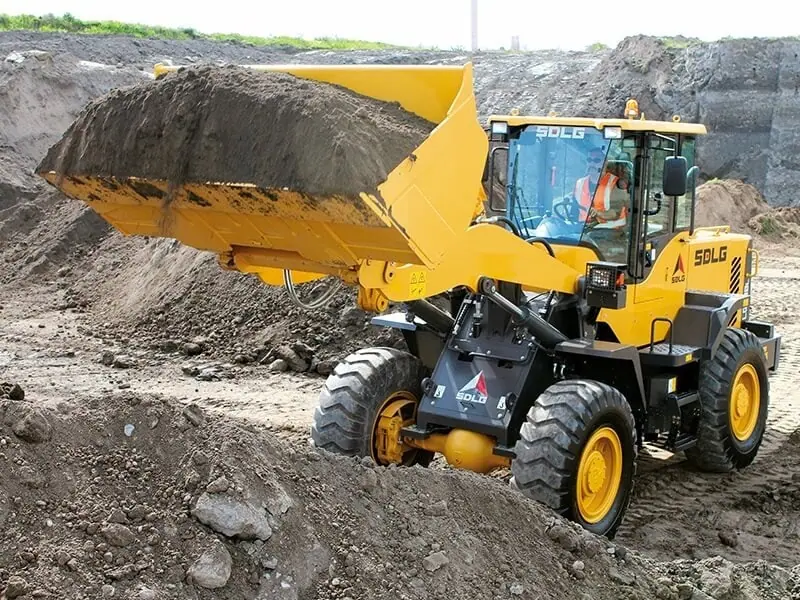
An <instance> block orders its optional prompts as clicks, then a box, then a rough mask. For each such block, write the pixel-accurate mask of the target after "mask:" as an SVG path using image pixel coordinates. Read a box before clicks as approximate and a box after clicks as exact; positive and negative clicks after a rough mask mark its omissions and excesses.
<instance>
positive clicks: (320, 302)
mask: <svg viewBox="0 0 800 600" xmlns="http://www.w3.org/2000/svg"><path fill="white" fill-rule="evenodd" d="M283 284H284V285H285V286H286V293H287V294H288V295H289V298H290V299H291V301H292V302H293V303H294V304H296V305H297V306H299V307H300V308H303V309H305V310H313V309H316V308H320V307H322V306H325V305H326V304H328V302H330V301H331V300H332V299H333V296H334V295H335V294H336V292H338V291H339V288H340V287H342V280H341V279H337V281H336V283H334V284H332V285H331V287H329V288H328V289H327V290H326V291H324V292H323V293H322V294H320V296H319V297H318V298H316V299H315V300H311V301H310V302H303V301H302V300H300V298H299V297H298V296H297V291H296V290H295V287H294V282H293V281H292V272H291V271H289V270H288V269H284V270H283Z"/></svg>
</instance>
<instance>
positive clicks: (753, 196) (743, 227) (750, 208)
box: [695, 179, 770, 233]
mask: <svg viewBox="0 0 800 600" xmlns="http://www.w3.org/2000/svg"><path fill="white" fill-rule="evenodd" d="M769 209H770V207H769V205H768V204H767V202H766V201H765V200H764V197H763V196H762V195H761V193H760V192H759V191H758V190H757V189H756V188H755V187H754V186H752V185H750V184H748V183H744V182H741V181H737V180H732V179H717V180H712V181H709V182H707V183H704V184H703V185H701V186H699V187H698V188H697V207H696V209H695V224H696V225H697V226H698V227H712V226H716V225H730V227H731V231H733V232H736V233H751V231H750V226H749V225H748V224H749V222H750V220H751V219H752V218H753V217H755V216H756V215H760V214H762V213H765V212H767V211H769Z"/></svg>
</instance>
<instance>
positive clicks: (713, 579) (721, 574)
mask: <svg viewBox="0 0 800 600" xmlns="http://www.w3.org/2000/svg"><path fill="white" fill-rule="evenodd" d="M698 569H699V570H700V569H701V570H700V586H699V587H700V589H701V590H703V591H704V592H705V593H707V594H708V595H709V596H712V597H714V598H723V597H725V595H726V594H728V593H729V592H730V590H731V586H732V585H733V582H732V580H731V577H732V576H733V565H731V563H729V562H728V561H726V560H725V559H723V558H719V557H717V558H714V559H710V560H706V561H703V562H702V563H700V565H698Z"/></svg>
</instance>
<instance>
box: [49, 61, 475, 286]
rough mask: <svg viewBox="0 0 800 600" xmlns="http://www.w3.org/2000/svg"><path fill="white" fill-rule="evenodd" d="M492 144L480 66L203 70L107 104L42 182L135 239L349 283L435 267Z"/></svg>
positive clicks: (86, 114) (65, 141) (115, 95)
mask: <svg viewBox="0 0 800 600" xmlns="http://www.w3.org/2000/svg"><path fill="white" fill-rule="evenodd" d="M161 71H162V72H163V71H164V69H161ZM486 144H487V142H486V140H485V136H484V134H483V131H482V129H481V128H480V125H479V123H478V121H477V112H476V109H475V100H474V95H473V91H472V71H471V65H465V66H463V67H450V66H433V67H396V66H366V67H363V66H332V67H330V66H329V67H316V66H314V67H311V66H290V67H281V66H270V67H234V66H230V67H210V66H204V67H197V68H186V69H177V70H171V71H169V72H167V73H166V74H165V75H163V76H161V77H157V78H155V79H154V80H153V81H150V82H146V83H143V84H140V85H136V86H132V87H127V88H121V89H117V90H114V91H113V92H111V93H110V94H108V95H106V96H104V97H102V98H100V99H98V100H96V101H94V102H92V103H91V104H89V105H88V106H87V107H86V108H85V109H84V111H83V112H82V113H81V114H80V115H79V116H78V118H77V119H76V120H75V121H74V123H73V124H72V125H71V126H70V128H69V129H68V130H67V131H66V133H65V134H64V136H63V137H62V139H61V140H60V141H59V142H57V143H56V144H55V145H54V146H53V147H51V149H50V150H49V152H48V153H47V155H46V156H45V157H44V159H43V160H42V162H41V164H40V165H39V169H38V171H39V173H40V174H41V175H42V176H43V177H44V178H45V179H46V180H47V181H49V182H50V183H52V184H53V185H55V186H56V187H58V188H59V189H61V190H62V191H63V192H64V193H66V194H67V195H68V196H70V197H72V198H76V199H79V200H81V201H84V202H86V203H87V204H89V205H90V206H91V207H92V208H93V209H94V210H96V211H97V212H98V213H99V214H100V215H101V216H102V217H104V218H105V219H106V220H107V221H108V222H109V223H111V224H112V225H113V226H114V227H116V228H117V229H119V230H120V231H122V232H123V233H125V234H129V235H145V236H161V237H171V238H175V239H178V240H180V241H181V242H183V243H185V244H187V245H190V246H193V247H195V248H199V249H201V250H209V251H213V252H216V253H219V254H226V253H227V254H229V255H230V254H236V253H239V252H240V251H241V254H242V255H243V256H245V255H246V256H247V261H248V262H249V263H250V266H254V265H255V266H256V267H259V266H262V267H267V268H270V267H272V268H274V267H278V268H288V269H296V270H300V271H307V272H315V273H338V272H340V271H341V270H342V269H347V268H352V267H353V266H355V265H357V264H358V263H359V261H361V260H363V259H369V258H373V259H378V260H392V261H396V262H400V263H415V264H426V265H429V266H431V265H433V264H435V262H436V260H437V259H438V257H440V256H441V255H442V254H443V252H444V251H445V249H446V247H447V244H448V241H449V237H448V233H449V232H451V231H452V230H453V229H455V230H458V229H462V230H463V228H466V227H467V226H468V224H469V220H470V218H471V216H472V214H473V211H474V206H475V202H476V201H477V189H478V187H479V186H480V177H481V174H482V168H483V159H484V158H485V149H486Z"/></svg>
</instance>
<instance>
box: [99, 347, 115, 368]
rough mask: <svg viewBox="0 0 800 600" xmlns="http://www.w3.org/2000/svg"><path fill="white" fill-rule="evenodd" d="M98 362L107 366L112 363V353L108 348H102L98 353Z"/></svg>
mask: <svg viewBox="0 0 800 600" xmlns="http://www.w3.org/2000/svg"><path fill="white" fill-rule="evenodd" d="M100 363H101V364H104V365H105V366H107V367H110V366H111V365H113V364H114V353H113V352H111V351H110V350H104V351H103V353H102V354H101V355H100Z"/></svg>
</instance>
